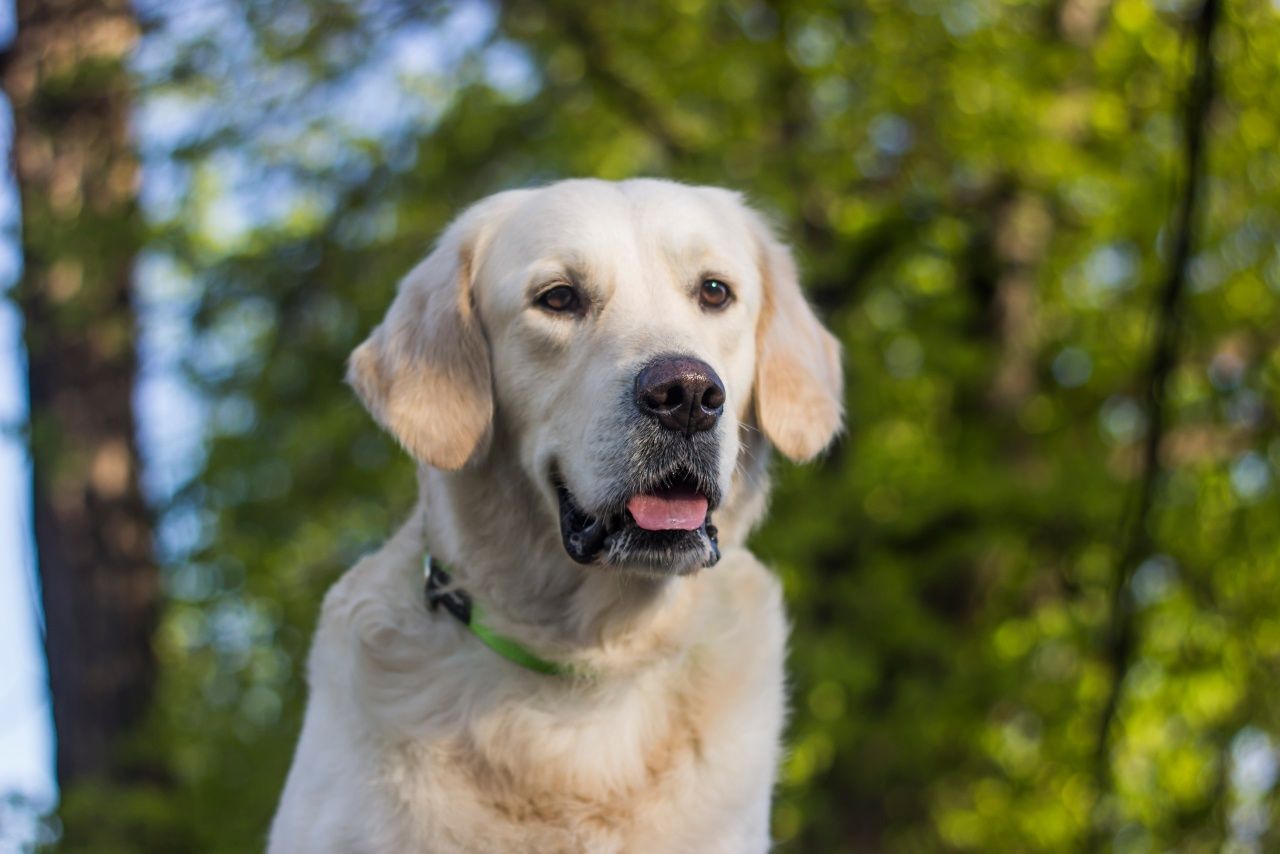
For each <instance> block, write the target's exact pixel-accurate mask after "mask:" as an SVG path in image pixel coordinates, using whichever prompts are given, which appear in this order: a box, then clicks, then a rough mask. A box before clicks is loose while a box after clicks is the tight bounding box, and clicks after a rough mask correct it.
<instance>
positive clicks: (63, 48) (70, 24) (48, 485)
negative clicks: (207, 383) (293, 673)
mask: <svg viewBox="0 0 1280 854" xmlns="http://www.w3.org/2000/svg"><path fill="white" fill-rule="evenodd" d="M17 24H18V28H17V36H16V39H15V41H14V44H13V46H12V47H11V48H10V50H9V52H8V55H7V56H6V58H5V65H4V88H5V91H6V93H7V94H8V96H9V99H10V102H11V103H12V106H13V116H14V144H13V169H14V172H15V175H16V178H17V184H18V189H19V192H20V195H21V198H22V231H23V234H22V252H23V258H24V264H25V269H24V273H23V277H22V281H21V282H20V283H19V284H18V286H17V288H16V290H15V299H16V301H17V303H18V305H19V307H20V309H21V311H22V314H23V318H24V321H25V333H24V338H25V343H26V350H27V363H28V364H27V376H28V383H29V395H30V407H31V408H30V411H31V458H32V470H33V474H34V477H33V483H32V496H33V506H34V515H35V538H36V547H37V549H38V551H39V567H40V577H41V583H42V586H43V598H44V612H45V629H46V637H45V650H46V653H47V656H48V662H49V685H50V690H51V693H52V696H53V719H54V725H55V727H56V729H57V736H58V754H57V772H58V780H59V782H60V784H61V785H62V786H63V787H66V786H67V785H69V784H72V783H75V782H77V781H80V780H83V779H85V778H89V777H98V778H105V779H108V780H121V779H125V778H128V777H131V776H133V774H134V772H135V771H136V770H137V769H136V768H133V767H131V765H130V763H129V762H127V761H124V760H122V759H121V758H120V752H119V750H118V749H117V747H118V745H119V744H120V742H121V738H122V736H124V735H126V734H128V733H129V732H130V730H131V729H133V728H134V727H135V726H136V724H137V723H138V722H139V720H140V718H141V717H142V715H143V714H144V712H145V710H146V708H147V705H148V701H149V699H150V696H151V692H152V685H153V683H154V680H155V661H154V657H153V654H152V648H151V635H152V630H153V628H154V625H155V619H156V613H157V603H158V600H159V593H160V591H159V578H158V574H157V569H156V564H155V560H154V558H153V555H152V537H151V524H150V518H149V513H148V510H147V507H146V505H145V503H144V501H143V497H142V494H141V491H140V489H139V483H138V473H139V460H138V452H137V447H136V445H135V440H134V418H133V408H132V401H133V390H134V380H135V379H136V376H137V370H138V366H137V354H136V350H135V318H134V310H133V305H132V297H131V289H130V282H131V275H132V270H133V262H134V256H135V255H136V253H137V250H138V247H139V243H140V239H141V229H140V226H139V214H138V210H137V183H138V165H137V160H136V158H135V156H134V153H133V149H132V144H131V140H130V136H129V126H128V125H129V123H128V119H129V105H130V94H131V87H130V77H129V74H128V71H127V69H126V68H125V65H124V60H125V58H126V56H127V54H128V52H129V50H130V49H131V47H132V45H133V43H134V41H135V39H136V37H137V33H138V25H137V21H136V19H135V17H134V13H133V10H132V9H131V7H130V5H129V3H128V2H127V0H17Z"/></svg>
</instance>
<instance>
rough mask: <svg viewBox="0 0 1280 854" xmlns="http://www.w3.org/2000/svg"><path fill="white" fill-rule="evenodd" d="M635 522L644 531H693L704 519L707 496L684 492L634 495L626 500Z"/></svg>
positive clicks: (705, 516)
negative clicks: (681, 493)
mask: <svg viewBox="0 0 1280 854" xmlns="http://www.w3.org/2000/svg"><path fill="white" fill-rule="evenodd" d="M627 509H628V510H630V511H631V516H632V518H634V519H635V520H636V524H637V525H639V526H640V527H641V528H644V529H645V530H646V531H694V530H697V529H698V528H700V527H701V526H702V523H703V522H704V521H706V518H707V499H706V497H705V496H702V495H698V494H696V493H691V494H684V495H668V496H661V495H637V496H635V497H633V498H632V499H631V500H630V501H628V502H627Z"/></svg>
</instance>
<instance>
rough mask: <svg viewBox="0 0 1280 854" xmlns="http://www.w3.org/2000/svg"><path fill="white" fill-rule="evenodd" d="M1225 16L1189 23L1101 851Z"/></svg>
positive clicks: (1127, 537)
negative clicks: (1178, 155) (1177, 187)
mask: <svg viewBox="0 0 1280 854" xmlns="http://www.w3.org/2000/svg"><path fill="white" fill-rule="evenodd" d="M1220 11H1221V9H1220V2H1219V0H1204V2H1203V4H1202V5H1201V6H1200V10H1199V13H1198V14H1197V16H1196V18H1195V21H1194V22H1193V24H1192V27H1193V31H1192V37H1193V38H1194V40H1195V70H1194V72H1193V74H1192V78H1191V83H1190V87H1189V91H1188V93H1187V99H1186V105H1185V113H1184V122H1183V149H1182V151H1183V162H1184V169H1185V175H1184V178H1183V181H1184V183H1183V187H1182V192H1181V194H1180V195H1179V197H1178V199H1177V202H1176V205H1177V207H1176V209H1175V211H1174V215H1173V222H1172V223H1171V228H1170V232H1169V233H1170V244H1171V251H1170V253H1169V262H1168V265H1167V266H1166V268H1165V272H1164V277H1163V282H1162V283H1161V286H1160V290H1159V293H1158V300H1157V302H1156V305H1155V334H1154V341H1153V345H1152V353H1151V361H1150V364H1149V366H1148V368H1147V372H1146V380H1145V389H1144V397H1145V400H1144V403H1145V410H1146V413H1147V419H1148V428H1147V434H1146V441H1145V444H1144V445H1143V453H1142V468H1141V479H1140V481H1139V483H1138V487H1137V490H1136V492H1135V494H1134V498H1133V503H1132V505H1131V507H1130V513H1129V514H1128V516H1127V517H1126V518H1127V527H1126V531H1125V534H1124V538H1123V543H1124V547H1123V550H1122V551H1121V553H1120V559H1119V561H1118V562H1117V565H1116V571H1115V575H1114V578H1113V587H1112V591H1111V623H1110V626H1109V630H1108V634H1107V658H1108V660H1109V662H1110V664H1111V686H1110V690H1109V692H1108V694H1107V699H1106V703H1105V705H1104V706H1103V710H1102V715H1101V717H1100V718H1099V721H1098V730H1097V741H1096V743H1095V746H1094V775H1095V779H1096V781H1097V788H1098V798H1097V801H1096V803H1095V815H1094V820H1093V827H1092V837H1091V843H1092V844H1091V845H1090V848H1092V849H1097V848H1099V847H1101V843H1102V839H1101V834H1102V824H1103V822H1102V821H1100V816H1099V814H1098V809H1099V808H1100V807H1102V804H1103V800H1104V796H1105V795H1106V793H1107V792H1109V791H1110V790H1111V784H1112V780H1111V762H1110V758H1111V756H1110V754H1111V743H1112V730H1113V728H1114V725H1115V719H1116V714H1117V711H1118V709H1119V706H1120V701H1121V699H1122V697H1123V694H1124V683H1125V679H1126V677H1127V675H1128V672H1129V668H1130V665H1131V664H1132V661H1133V655H1134V650H1135V648H1136V646H1137V625H1136V621H1135V616H1136V615H1135V611H1136V609H1135V603H1134V600H1133V591H1132V583H1131V582H1132V579H1133V573H1134V570H1135V569H1136V567H1137V565H1138V563H1139V562H1140V561H1141V560H1142V558H1143V557H1144V556H1145V555H1146V554H1147V553H1148V552H1149V551H1150V547H1151V539H1150V534H1149V530H1148V529H1149V523H1150V518H1151V511H1152V507H1153V505H1154V502H1155V493H1156V488H1157V482H1158V480H1159V474H1160V445H1161V442H1162V440H1163V439H1164V436H1165V433H1166V431H1167V429H1168V420H1169V413H1168V409H1167V394H1168V383H1169V375H1170V374H1171V373H1172V371H1173V368H1174V365H1175V363H1176V362H1177V356H1178V346H1179V342H1180V339H1181V330H1182V310H1183V301H1184V296H1185V292H1186V279H1187V262H1188V260H1189V259H1190V257H1191V250H1192V248H1193V246H1194V244H1195V233H1196V229H1197V227H1198V224H1199V217H1200V213H1201V211H1202V208H1203V204H1202V202H1203V199H1202V196H1203V184H1204V174H1205V130H1206V125H1207V123H1208V115H1209V110H1210V107H1211V105H1212V102H1213V98H1214V91H1215V67H1214V56H1213V34H1214V30H1215V28H1216V27H1217V23H1218V18H1219V13H1220Z"/></svg>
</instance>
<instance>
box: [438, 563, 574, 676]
mask: <svg viewBox="0 0 1280 854" xmlns="http://www.w3.org/2000/svg"><path fill="white" fill-rule="evenodd" d="M422 572H423V575H424V576H425V578H426V594H427V607H428V608H429V609H430V610H432V611H434V610H436V608H438V607H439V606H441V605H443V606H444V609H445V610H446V611H448V612H449V613H450V614H451V615H453V617H455V618H456V619H457V620H458V622H460V623H462V624H463V625H464V626H466V627H467V628H469V629H470V630H471V634H473V635H475V636H476V637H477V638H479V639H480V642H481V643H483V644H484V645H485V646H487V647H489V649H491V650H493V651H494V652H496V653H497V654H498V655H500V656H502V657H503V658H505V659H507V660H508V661H513V662H515V663H516V664H518V665H520V666H521V667H524V668H526V669H528V670H532V671H534V672H536V673H543V674H546V675H547V676H569V675H571V674H572V672H573V671H572V670H571V669H570V668H569V667H567V666H565V665H563V664H556V663H555V662H554V661H547V660H546V659H545V658H542V657H540V656H538V655H536V654H535V653H533V652H531V651H530V650H529V648H528V647H526V646H525V645H524V644H522V643H520V642H519V641H517V640H513V639H512V638H509V637H507V636H506V635H500V634H498V633H497V632H495V631H494V630H493V629H491V628H489V626H488V625H486V624H485V614H484V611H483V610H481V608H480V606H479V605H478V604H476V602H475V601H474V600H473V599H472V598H471V596H470V594H468V593H467V592H466V591H465V590H459V589H457V588H450V587H449V584H450V583H451V581H452V579H451V578H450V577H449V573H447V572H445V570H444V569H443V568H442V567H440V566H437V565H436V564H435V562H434V561H433V560H431V555H427V556H426V557H425V558H423V565H422Z"/></svg>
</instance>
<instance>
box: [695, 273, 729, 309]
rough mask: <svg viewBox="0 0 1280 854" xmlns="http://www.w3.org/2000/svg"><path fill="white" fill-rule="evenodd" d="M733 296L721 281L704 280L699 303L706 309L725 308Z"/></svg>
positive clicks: (699, 293)
mask: <svg viewBox="0 0 1280 854" xmlns="http://www.w3.org/2000/svg"><path fill="white" fill-rule="evenodd" d="M732 296H733V294H732V293H730V292H729V286H728V285H726V284H725V283H724V282H722V281H720V280H719V279H703V280H702V289H701V290H700V291H698V301H699V302H700V303H702V305H703V306H704V307H706V308H724V307H725V306H726V305H728V304H729V300H730V298H732Z"/></svg>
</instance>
